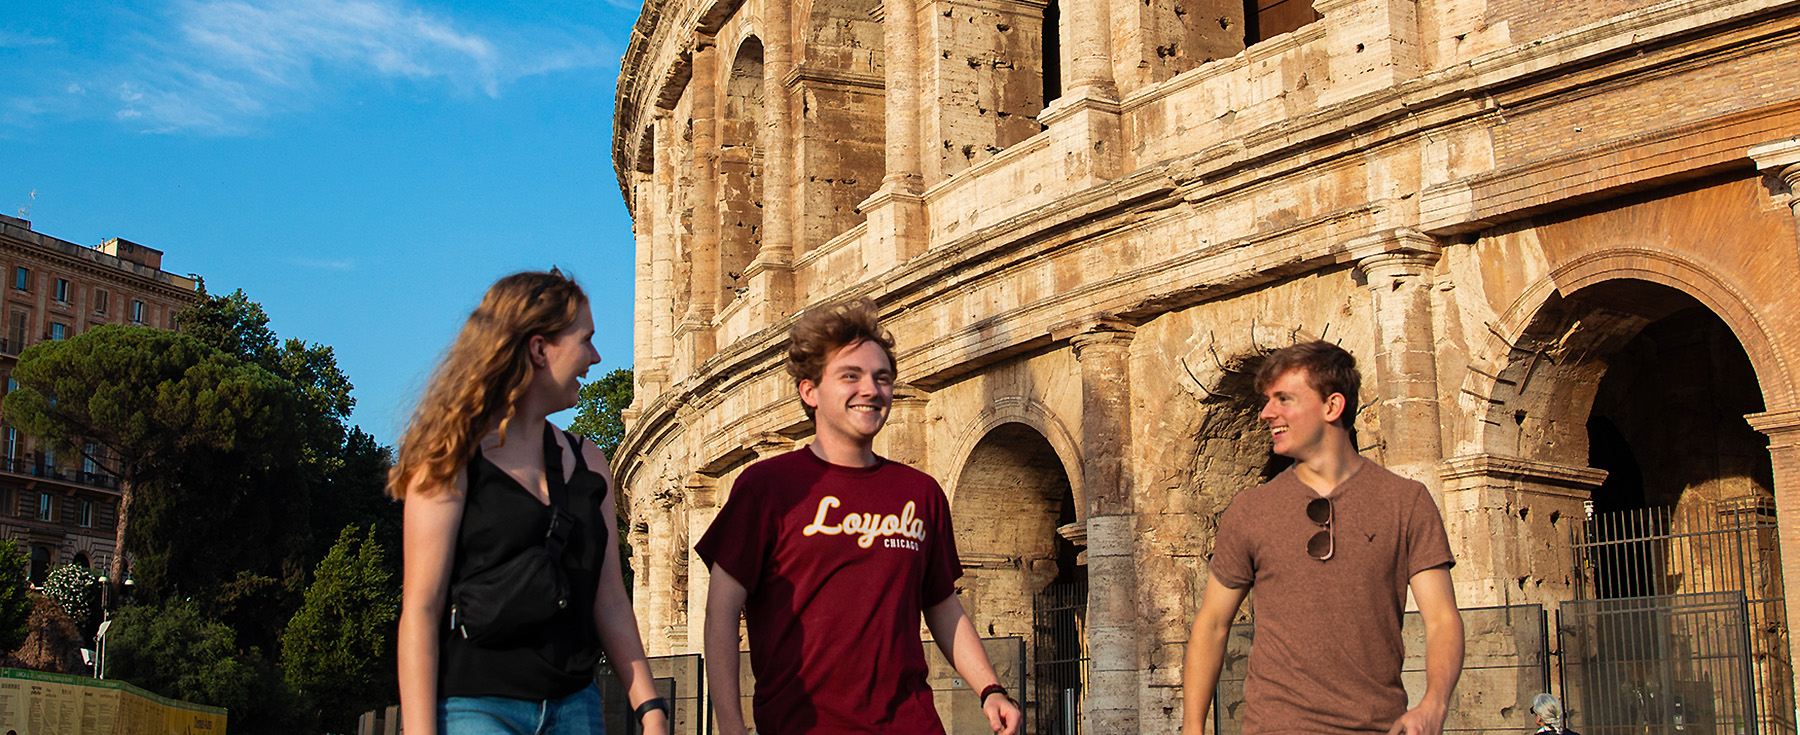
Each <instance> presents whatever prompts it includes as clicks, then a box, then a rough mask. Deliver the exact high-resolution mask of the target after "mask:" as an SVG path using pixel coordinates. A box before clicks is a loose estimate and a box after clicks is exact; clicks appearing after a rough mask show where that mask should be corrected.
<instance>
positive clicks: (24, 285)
mask: <svg viewBox="0 0 1800 735" xmlns="http://www.w3.org/2000/svg"><path fill="white" fill-rule="evenodd" d="M13 288H16V289H18V290H20V291H30V290H31V270H30V269H28V268H24V267H18V268H14V269H13Z"/></svg>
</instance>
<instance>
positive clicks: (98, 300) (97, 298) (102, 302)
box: [94, 288, 110, 314]
mask: <svg viewBox="0 0 1800 735" xmlns="http://www.w3.org/2000/svg"><path fill="white" fill-rule="evenodd" d="M109 295H110V294H108V293H106V291H105V290H103V289H98V288H96V289H94V313H95V314H105V313H106V298H107V296H109Z"/></svg>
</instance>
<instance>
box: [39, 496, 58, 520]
mask: <svg viewBox="0 0 1800 735" xmlns="http://www.w3.org/2000/svg"><path fill="white" fill-rule="evenodd" d="M55 509H56V502H55V500H53V499H52V498H51V497H50V493H38V520H40V521H52V520H56V519H55V518H52V517H51V516H52V514H53V512H54V511H55Z"/></svg>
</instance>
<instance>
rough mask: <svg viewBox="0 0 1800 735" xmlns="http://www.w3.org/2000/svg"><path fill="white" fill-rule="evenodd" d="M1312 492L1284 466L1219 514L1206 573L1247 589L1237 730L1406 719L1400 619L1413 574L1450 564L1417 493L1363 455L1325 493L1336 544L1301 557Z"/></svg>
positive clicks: (1430, 512)
mask: <svg viewBox="0 0 1800 735" xmlns="http://www.w3.org/2000/svg"><path fill="white" fill-rule="evenodd" d="M1317 497H1319V494H1318V493H1317V492H1314V491H1313V489H1312V488H1310V487H1307V485H1306V483H1304V482H1301V481H1300V479H1299V478H1297V477H1295V476H1294V471H1293V470H1292V469H1288V470H1286V471H1284V472H1282V473H1281V474H1279V475H1276V476H1275V478H1274V479H1272V480H1270V481H1269V482H1268V483H1266V484H1263V485H1259V486H1257V487H1253V488H1250V489H1249V490H1245V491H1244V492H1242V493H1239V494H1238V496H1237V497H1236V498H1235V499H1233V500H1232V501H1231V507H1230V508H1227V509H1226V510H1225V514H1224V515H1223V516H1222V517H1220V519H1219V534H1218V537H1217V539H1216V543H1215V545H1214V547H1213V557H1212V574H1213V576H1214V577H1217V578H1218V580H1219V582H1220V583H1221V584H1224V585H1225V586H1227V587H1231V588H1233V589H1242V588H1243V587H1245V586H1253V588H1254V591H1255V594H1254V595H1253V598H1254V600H1255V601H1254V602H1253V603H1252V605H1253V607H1254V608H1255V616H1256V637H1255V639H1254V640H1253V641H1252V643H1251V644H1250V672H1249V675H1248V676H1247V677H1246V678H1245V680H1244V733H1245V735H1256V734H1257V733H1287V732H1308V733H1341V732H1386V731H1387V729H1388V727H1389V726H1390V725H1392V724H1393V723H1394V721H1395V720H1397V719H1399V718H1400V715H1402V714H1405V713H1406V689H1405V688H1403V687H1402V686H1401V685H1400V665H1401V663H1402V660H1403V659H1404V657H1405V655H1406V648H1405V645H1404V643H1403V641H1401V639H1400V616H1401V614H1403V613H1404V612H1405V608H1406V586H1407V582H1408V581H1409V580H1411V579H1412V576H1413V575H1414V574H1417V573H1419V572H1422V571H1425V570H1427V569H1430V568H1432V567H1438V566H1448V565H1452V564H1455V559H1454V558H1453V557H1452V556H1451V555H1450V540H1449V538H1448V537H1447V536H1446V535H1445V533H1444V521H1443V519H1442V518H1441V517H1440V516H1439V515H1438V509H1437V505H1436V504H1434V503H1432V501H1431V494H1430V493H1429V492H1427V491H1426V490H1425V486H1424V485H1421V484H1419V483H1418V482H1415V481H1413V480H1408V479H1406V478H1404V477H1400V476H1399V475H1396V474H1394V473H1393V472H1390V471H1388V469H1387V468H1385V467H1382V466H1381V465H1378V464H1375V463H1374V462H1371V461H1368V460H1366V459H1365V460H1363V464H1362V467H1361V468H1360V469H1358V470H1357V471H1356V472H1355V473H1354V474H1352V475H1351V476H1350V478H1349V479H1347V480H1345V481H1344V482H1343V484H1340V485H1338V486H1337V487H1336V488H1333V489H1332V491H1331V494H1330V495H1328V496H1326V497H1329V498H1331V502H1332V513H1333V518H1332V530H1333V533H1334V535H1335V544H1336V547H1335V549H1334V550H1333V552H1332V557H1331V558H1330V559H1328V560H1325V561H1319V560H1317V559H1314V558H1312V557H1311V556H1308V555H1307V553H1306V541H1307V539H1308V538H1310V537H1311V536H1312V535H1313V534H1314V533H1317V532H1318V531H1319V529H1320V527H1319V526H1317V525H1315V524H1314V523H1313V522H1312V521H1311V520H1310V519H1308V518H1307V516H1306V505H1307V503H1309V502H1311V501H1312V500H1313V499H1314V498H1317Z"/></svg>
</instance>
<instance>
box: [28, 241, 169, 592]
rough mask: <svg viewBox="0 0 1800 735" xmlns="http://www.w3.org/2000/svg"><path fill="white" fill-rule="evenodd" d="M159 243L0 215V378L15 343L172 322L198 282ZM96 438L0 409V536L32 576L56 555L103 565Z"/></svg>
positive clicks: (106, 479) (107, 516)
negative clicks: (53, 438) (22, 421)
mask: <svg viewBox="0 0 1800 735" xmlns="http://www.w3.org/2000/svg"><path fill="white" fill-rule="evenodd" d="M162 256H163V253H162V251H160V250H157V249H155V248H148V247H144V246H143V245H139V244H137V243H134V242H131V241H129V240H125V239H121V238H113V239H110V240H107V241H106V242H103V243H101V244H100V245H98V246H94V247H89V246H86V245H77V244H75V243H72V242H69V241H67V240H61V239H58V238H55V237H51V236H49V235H45V234H43V233H39V232H35V231H33V230H32V229H31V223H30V222H29V221H27V220H23V219H19V218H16V217H8V216H5V215H0V277H3V278H4V284H3V285H4V289H3V290H4V293H5V296H4V298H3V299H0V381H3V382H4V389H5V390H7V391H10V390H12V389H13V388H14V387H15V386H16V383H15V382H14V381H13V379H12V369H13V368H14V367H15V366H16V365H18V361H19V353H20V352H21V351H23V350H24V349H25V348H27V347H30V346H32V345H34V344H37V343H39V342H42V341H46V340H58V339H68V338H70V337H74V336H75V335H78V334H81V333H82V332H85V331H87V330H89V329H92V328H94V327H96V326H99V325H101V324H138V325H144V326H150V327H157V328H161V329H174V328H175V313H176V312H178V311H180V310H181V309H182V308H183V307H185V306H187V305H189V304H192V303H194V301H195V299H196V298H197V297H198V295H199V290H198V282H197V281H196V280H195V279H193V278H188V277H183V276H178V275H175V274H173V273H169V272H167V271H164V270H162ZM109 459H110V458H109V457H108V456H107V455H106V452H105V450H104V449H103V448H102V447H101V446H99V445H98V444H88V445H87V446H86V447H85V448H84V449H83V451H81V452H79V453H78V454H76V455H69V454H68V453H67V452H57V451H55V450H54V449H52V448H51V447H48V446H45V445H43V444H42V443H40V442H38V441H36V440H35V439H33V438H31V437H29V436H26V435H25V434H24V432H21V431H19V430H18V429H17V428H15V427H13V426H10V425H8V424H6V422H5V416H4V415H0V538H10V539H12V540H13V542H14V543H17V544H19V545H21V546H22V547H24V548H26V549H27V550H28V552H29V553H30V555H31V579H32V582H33V583H34V584H36V583H41V582H42V581H43V579H44V576H45V575H46V574H48V573H49V571H50V570H51V569H53V568H55V567H57V566H59V565H62V564H67V563H71V562H73V563H76V564H82V565H85V566H88V567H90V568H92V569H103V568H105V567H106V566H107V564H108V563H109V562H110V561H111V559H112V555H113V554H114V553H115V549H114V539H115V529H114V519H115V517H116V516H115V511H116V509H117V507H118V501H119V486H118V480H117V478H116V477H115V476H114V475H113V473H112V472H111V470H110V465H111V463H110V461H109Z"/></svg>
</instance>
